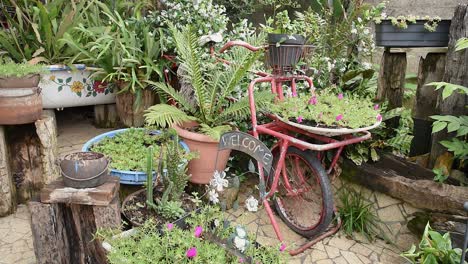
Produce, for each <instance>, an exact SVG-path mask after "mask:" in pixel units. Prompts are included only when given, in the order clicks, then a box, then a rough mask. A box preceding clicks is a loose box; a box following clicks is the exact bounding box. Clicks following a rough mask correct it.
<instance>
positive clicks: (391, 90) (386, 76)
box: [376, 50, 406, 109]
mask: <svg viewBox="0 0 468 264" xmlns="http://www.w3.org/2000/svg"><path fill="white" fill-rule="evenodd" d="M405 75H406V53H390V52H389V51H388V50H385V51H384V53H383V55H382V62H381V67H380V73H379V80H378V88H377V98H376V99H377V100H379V101H385V100H388V104H389V105H388V106H389V109H393V108H397V107H401V106H402V105H403V93H404V88H405Z"/></svg>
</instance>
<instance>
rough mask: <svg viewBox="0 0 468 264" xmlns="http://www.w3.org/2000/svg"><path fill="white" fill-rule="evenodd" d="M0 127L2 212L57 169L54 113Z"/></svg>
mask: <svg viewBox="0 0 468 264" xmlns="http://www.w3.org/2000/svg"><path fill="white" fill-rule="evenodd" d="M0 130H1V132H0V201H1V202H0V216H4V215H6V214H8V213H12V212H14V209H15V207H16V203H24V202H26V201H28V200H29V199H30V198H31V197H33V196H34V195H35V194H36V193H37V192H38V191H39V190H40V189H41V188H42V187H43V186H44V184H47V183H49V182H51V181H53V180H55V179H57V178H58V177H59V176H60V172H59V168H58V165H57V162H56V159H57V156H58V147H57V134H56V131H57V129H56V124H55V118H54V117H52V116H47V115H43V116H42V117H41V119H39V120H37V121H36V122H35V123H34V124H25V125H14V126H1V128H0ZM8 204H11V205H10V206H7V205H8ZM7 208H8V209H7Z"/></svg>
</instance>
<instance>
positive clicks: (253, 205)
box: [245, 196, 258, 212]
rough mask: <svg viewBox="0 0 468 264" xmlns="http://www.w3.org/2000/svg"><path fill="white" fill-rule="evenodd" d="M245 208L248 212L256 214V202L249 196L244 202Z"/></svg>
mask: <svg viewBox="0 0 468 264" xmlns="http://www.w3.org/2000/svg"><path fill="white" fill-rule="evenodd" d="M245 207H246V208H247V210H249V212H257V210H258V201H257V199H255V198H254V197H253V196H250V197H249V198H248V199H247V200H245Z"/></svg>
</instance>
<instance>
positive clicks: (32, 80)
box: [0, 74, 41, 88]
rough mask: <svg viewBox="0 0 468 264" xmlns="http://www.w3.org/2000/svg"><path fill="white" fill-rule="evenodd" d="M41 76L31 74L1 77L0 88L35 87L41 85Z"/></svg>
mask: <svg viewBox="0 0 468 264" xmlns="http://www.w3.org/2000/svg"><path fill="white" fill-rule="evenodd" d="M40 78H41V76H40V75H39V74H29V75H27V76H24V77H0V88H33V87H37V86H38V85H39V81H40Z"/></svg>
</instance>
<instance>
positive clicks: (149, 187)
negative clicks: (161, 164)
mask: <svg viewBox="0 0 468 264" xmlns="http://www.w3.org/2000/svg"><path fill="white" fill-rule="evenodd" d="M161 154H162V149H161ZM161 154H159V155H160V158H161ZM153 167H154V166H153V147H152V146H150V147H148V150H147V155H146V205H147V206H148V207H149V208H152V209H156V205H155V204H154V198H153V189H154V184H153ZM157 175H158V174H157V173H156V182H157Z"/></svg>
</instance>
